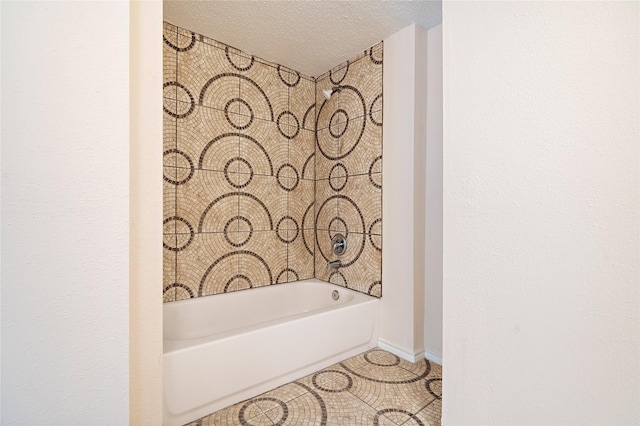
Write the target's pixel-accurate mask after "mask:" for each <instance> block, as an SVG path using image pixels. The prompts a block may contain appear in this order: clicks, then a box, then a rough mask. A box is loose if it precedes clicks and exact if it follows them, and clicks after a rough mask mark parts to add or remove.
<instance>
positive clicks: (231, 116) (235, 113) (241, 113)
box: [224, 98, 254, 130]
mask: <svg viewBox="0 0 640 426" xmlns="http://www.w3.org/2000/svg"><path fill="white" fill-rule="evenodd" d="M224 116H225V117H226V119H227V121H228V122H229V124H231V125H232V126H233V127H235V128H236V129H238V130H244V129H246V128H247V127H249V126H250V125H251V123H253V118H254V116H253V109H251V105H249V104H248V103H247V101H245V100H244V99H240V98H233V99H231V100H229V102H227V103H226V105H225V106H224Z"/></svg>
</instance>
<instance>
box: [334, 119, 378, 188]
mask: <svg viewBox="0 0 640 426" xmlns="http://www.w3.org/2000/svg"><path fill="white" fill-rule="evenodd" d="M349 123H350V124H349V129H348V130H347V133H349V138H341V139H340V141H341V149H342V150H341V151H340V152H341V154H340V155H339V157H340V162H341V163H343V164H344V165H345V167H346V168H347V170H349V175H359V174H376V173H377V174H380V173H382V161H381V159H380V158H381V156H382V143H383V141H382V127H379V126H375V125H373V124H371V123H370V122H366V124H365V125H364V129H362V125H363V123H365V119H364V118H362V117H360V118H357V119H354V120H350V122H349ZM351 127H354V129H355V128H357V130H358V132H360V131H362V134H361V136H360V133H358V134H355V133H353V134H351V133H350V130H351ZM372 179H373V181H374V182H376V184H377V185H378V186H381V185H382V179H381V175H380V176H373V177H372Z"/></svg>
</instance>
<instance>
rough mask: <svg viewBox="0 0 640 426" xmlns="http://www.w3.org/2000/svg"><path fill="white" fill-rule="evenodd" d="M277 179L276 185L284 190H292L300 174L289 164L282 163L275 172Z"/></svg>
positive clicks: (296, 184) (298, 180)
mask: <svg viewBox="0 0 640 426" xmlns="http://www.w3.org/2000/svg"><path fill="white" fill-rule="evenodd" d="M276 178H277V179H278V185H280V188H282V189H284V190H285V191H289V192H291V191H293V190H294V189H296V187H297V186H298V183H299V182H300V176H299V175H298V171H297V170H296V168H295V167H293V166H292V165H291V164H283V165H282V166H280V168H279V169H278V172H277V173H276Z"/></svg>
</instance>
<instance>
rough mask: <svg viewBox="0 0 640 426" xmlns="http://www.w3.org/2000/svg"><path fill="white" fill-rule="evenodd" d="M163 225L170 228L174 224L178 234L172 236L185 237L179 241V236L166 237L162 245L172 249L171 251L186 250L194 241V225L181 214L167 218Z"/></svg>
mask: <svg viewBox="0 0 640 426" xmlns="http://www.w3.org/2000/svg"><path fill="white" fill-rule="evenodd" d="M162 225H163V227H164V228H169V229H170V228H171V227H172V225H173V227H174V229H175V234H176V235H172V236H173V237H175V236H182V237H183V238H181V239H180V242H178V238H174V239H173V240H170V239H167V238H165V239H164V241H163V243H162V245H163V246H164V248H166V249H167V250H171V251H181V250H184V249H185V248H187V247H188V246H189V244H191V242H192V241H193V238H194V235H195V233H194V231H193V227H192V226H191V224H190V223H189V222H187V220H186V219H183V218H181V217H180V216H172V217H168V218H166V219H165V220H164V221H163V222H162ZM167 225H168V226H167ZM165 237H166V235H165Z"/></svg>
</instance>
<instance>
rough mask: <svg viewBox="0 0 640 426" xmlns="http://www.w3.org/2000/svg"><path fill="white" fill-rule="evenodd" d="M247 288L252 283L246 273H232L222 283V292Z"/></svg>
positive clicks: (251, 285) (251, 286) (250, 286)
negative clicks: (223, 283) (229, 277)
mask: <svg viewBox="0 0 640 426" xmlns="http://www.w3.org/2000/svg"><path fill="white" fill-rule="evenodd" d="M247 288H253V283H252V282H251V280H250V279H249V277H247V276H246V275H242V274H238V275H234V276H233V277H231V279H229V281H227V282H226V284H225V285H224V292H225V293H228V292H229V291H237V290H244V289H247Z"/></svg>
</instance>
